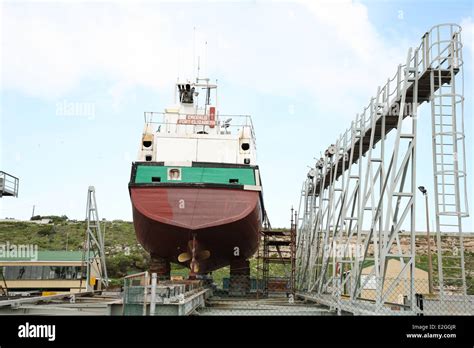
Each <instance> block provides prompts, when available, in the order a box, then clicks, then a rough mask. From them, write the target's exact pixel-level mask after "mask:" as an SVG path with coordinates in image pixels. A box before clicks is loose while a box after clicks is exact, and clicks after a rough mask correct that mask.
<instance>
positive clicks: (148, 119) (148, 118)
mask: <svg viewBox="0 0 474 348" xmlns="http://www.w3.org/2000/svg"><path fill="white" fill-rule="evenodd" d="M165 115H166V113H165V112H158V111H145V113H144V118H145V123H146V124H153V125H176V126H189V125H183V124H178V123H177V122H167V121H164V120H163V121H154V120H153V118H154V117H155V116H159V117H164V116H165ZM174 115H178V117H179V116H187V115H192V114H190V113H175V114H174ZM197 115H198V114H197ZM200 116H203V115H200ZM217 117H218V119H220V120H219V121H218V122H217V123H216V125H217V126H219V127H222V126H223V124H224V122H225V121H222V119H224V120H225V119H226V118H232V119H244V121H243V122H241V123H237V124H229V125H228V126H227V128H231V129H235V128H237V127H249V128H250V133H251V135H252V138H253V139H254V142H255V143H256V142H257V137H256V135H255V128H254V126H253V122H252V117H251V116H250V115H243V114H218V115H217ZM196 126H199V125H196Z"/></svg>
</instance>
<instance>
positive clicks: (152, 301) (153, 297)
mask: <svg viewBox="0 0 474 348" xmlns="http://www.w3.org/2000/svg"><path fill="white" fill-rule="evenodd" d="M156 279H157V275H156V273H152V274H151V299H150V315H155V306H156Z"/></svg>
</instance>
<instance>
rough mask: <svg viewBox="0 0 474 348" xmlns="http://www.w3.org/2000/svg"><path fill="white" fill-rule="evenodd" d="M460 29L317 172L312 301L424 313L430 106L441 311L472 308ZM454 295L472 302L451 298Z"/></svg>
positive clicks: (445, 35) (432, 39)
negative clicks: (424, 185)
mask: <svg viewBox="0 0 474 348" xmlns="http://www.w3.org/2000/svg"><path fill="white" fill-rule="evenodd" d="M460 32H461V28H460V27H459V26H458V25H456V24H442V25H438V26H435V27H433V28H432V29H431V30H430V31H429V32H427V33H426V34H425V35H424V36H423V37H422V42H421V44H420V45H419V46H418V47H416V48H414V49H410V50H409V51H408V55H407V60H406V63H405V64H403V65H402V64H401V65H399V66H398V69H397V72H396V73H395V75H394V76H393V77H392V78H389V79H387V83H386V84H385V85H383V86H380V87H378V90H377V94H376V96H375V97H373V98H371V100H370V103H369V105H368V106H367V107H365V108H364V109H363V112H362V113H360V114H357V117H356V119H355V121H354V122H352V124H351V127H350V128H348V129H347V130H346V131H345V132H344V133H343V134H341V136H340V137H339V138H338V139H337V140H336V141H335V142H334V143H333V144H331V145H330V146H329V147H328V149H327V150H326V152H325V154H324V156H323V157H322V158H321V159H320V160H319V161H318V162H317V163H316V165H315V166H314V168H313V169H312V170H311V171H310V173H311V175H309V174H308V176H307V178H306V180H305V183H304V184H303V189H302V197H301V203H300V209H299V210H300V220H299V221H298V223H299V229H298V231H299V233H298V244H297V245H298V250H297V270H298V271H297V278H296V279H297V288H298V290H299V291H300V292H299V293H300V294H304V296H305V298H307V297H308V296H309V297H311V298H313V299H314V300H316V301H318V302H320V303H325V304H328V305H329V306H331V307H337V308H338V309H339V310H340V309H341V308H345V309H346V310H349V311H353V312H357V313H361V314H364V313H365V314H367V313H374V312H375V313H392V312H393V311H392V307H391V306H392V305H393V304H394V303H396V304H398V305H399V306H398V307H397V306H395V307H396V308H398V309H395V310H403V311H404V312H410V313H419V312H420V311H422V310H423V309H422V308H420V307H419V306H418V304H417V299H416V296H417V295H418V294H425V293H429V289H428V282H425V281H424V280H423V279H422V278H421V277H420V276H419V275H415V272H418V273H419V271H418V270H417V268H416V266H415V261H416V256H417V252H418V250H419V249H417V248H418V247H417V245H416V238H417V237H416V235H415V232H416V231H417V229H416V225H417V221H418V220H417V219H416V215H417V214H416V211H417V208H416V193H417V187H418V186H417V183H416V181H417V173H416V167H417V166H416V164H417V147H418V146H417V141H418V136H417V135H418V133H419V132H418V126H417V122H418V118H419V117H418V111H417V110H418V107H419V106H420V105H421V104H422V103H424V102H428V103H430V105H431V116H432V119H431V121H432V122H431V125H432V146H433V154H432V155H433V158H432V163H433V176H434V188H433V192H434V200H435V205H436V232H437V245H436V247H437V253H438V273H439V274H438V277H437V279H436V276H435V280H437V281H438V286H437V287H435V295H436V301H439V302H440V303H441V304H442V305H443V306H444V304H446V305H447V306H444V307H443V308H444V309H439V311H438V312H437V313H441V314H442V313H448V311H449V310H453V308H457V309H456V310H457V311H458V312H457V313H459V314H461V313H465V312H466V311H468V312H469V310H468V309H467V308H469V306H464V305H459V304H460V303H467V302H469V301H470V300H469V299H468V296H467V294H468V293H469V292H468V291H467V284H466V269H465V260H464V241H463V228H462V219H463V218H464V217H466V216H468V211H469V209H468V204H467V192H466V163H465V162H466V160H465V144H464V123H463V117H464V115H463V112H464V110H463V103H464V97H463V90H462V86H463V82H462V81H463V73H462V69H461V67H462V64H463V61H462V52H461V47H462V44H461V38H460ZM402 239H403V243H405V244H404V246H403V245H402ZM442 241H443V243H441V242H442ZM446 243H449V248H446ZM393 261H396V263H394V262H393ZM417 262H418V261H417ZM389 263H391V264H392V266H391V267H392V268H391V269H389V267H390V266H389ZM372 265H373V266H372ZM394 265H396V266H394ZM369 282H370V284H369ZM425 283H426V284H425ZM369 290H370V291H372V292H370V291H369ZM368 291H369V292H370V293H371V295H370V296H371V297H370V298H368V297H367V296H368V295H367V293H368ZM453 293H457V294H459V295H460V296H461V297H462V298H460V297H459V296H457V297H456V296H454V297H456V299H455V298H454V297H453V296H451V297H450V298H449V299H447V298H446V297H445V296H444V295H452V294H453ZM438 295H439V296H438ZM367 300H369V302H367ZM370 301H372V302H370ZM453 301H454V302H456V303H457V304H456V305H454V304H453V303H454V302H453ZM458 305H459V306H458ZM441 307H442V306H441ZM441 307H439V308H441Z"/></svg>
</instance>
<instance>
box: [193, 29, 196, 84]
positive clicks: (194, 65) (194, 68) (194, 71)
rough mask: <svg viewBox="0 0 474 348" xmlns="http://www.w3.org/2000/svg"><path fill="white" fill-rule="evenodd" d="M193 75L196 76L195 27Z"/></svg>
mask: <svg viewBox="0 0 474 348" xmlns="http://www.w3.org/2000/svg"><path fill="white" fill-rule="evenodd" d="M193 75H194V76H196V27H193Z"/></svg>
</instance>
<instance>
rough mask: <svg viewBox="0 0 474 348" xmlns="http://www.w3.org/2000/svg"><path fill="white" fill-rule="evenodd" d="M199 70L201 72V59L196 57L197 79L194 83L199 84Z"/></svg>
mask: <svg viewBox="0 0 474 348" xmlns="http://www.w3.org/2000/svg"><path fill="white" fill-rule="evenodd" d="M199 70H201V57H200V56H198V71H197V75H196V76H197V77H196V83H198V82H199Z"/></svg>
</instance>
